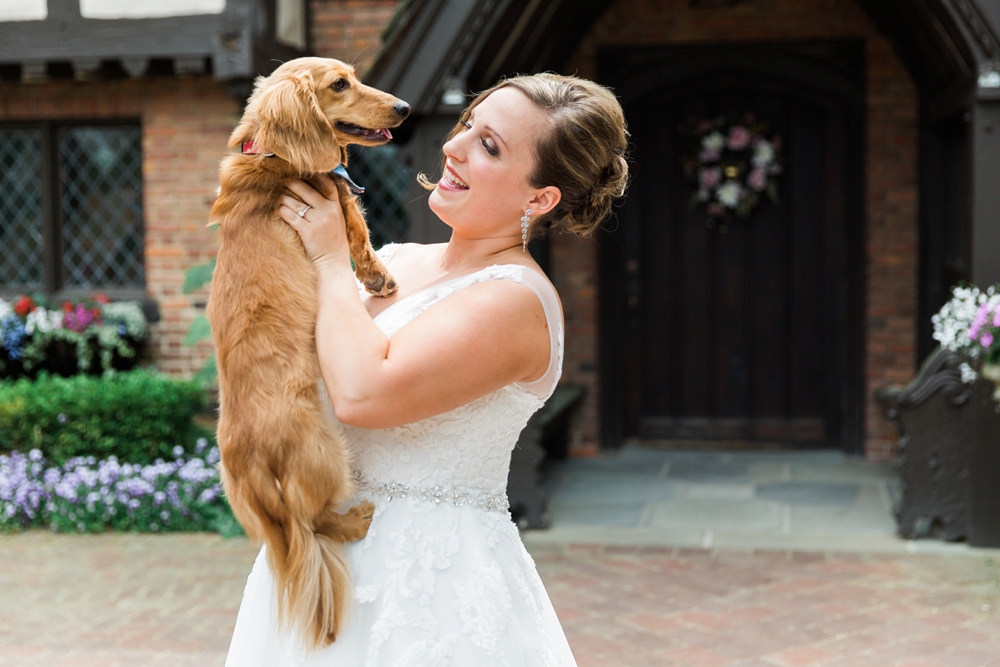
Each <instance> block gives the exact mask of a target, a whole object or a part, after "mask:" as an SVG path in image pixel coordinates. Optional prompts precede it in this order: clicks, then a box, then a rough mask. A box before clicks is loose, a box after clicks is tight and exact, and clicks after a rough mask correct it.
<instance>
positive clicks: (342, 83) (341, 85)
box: [330, 79, 349, 93]
mask: <svg viewBox="0 0 1000 667" xmlns="http://www.w3.org/2000/svg"><path fill="white" fill-rule="evenodd" d="M348 87H349V86H348V84H347V80H346V79H337V80H336V81H334V82H333V83H332V84H331V85H330V88H333V90H334V92H337V93H339V92H340V91H342V90H344V89H345V88H348Z"/></svg>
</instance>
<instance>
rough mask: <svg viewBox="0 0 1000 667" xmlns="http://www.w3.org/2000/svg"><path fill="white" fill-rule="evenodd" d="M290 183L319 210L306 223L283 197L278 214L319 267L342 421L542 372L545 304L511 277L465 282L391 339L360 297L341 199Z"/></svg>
mask: <svg viewBox="0 0 1000 667" xmlns="http://www.w3.org/2000/svg"><path fill="white" fill-rule="evenodd" d="M289 187H290V188H291V189H292V190H293V191H294V192H295V194H296V195H298V196H299V197H300V198H301V199H302V201H305V202H306V203H307V204H310V205H312V206H313V209H315V210H311V211H310V212H309V214H308V216H307V218H306V219H305V220H303V219H301V218H299V217H298V214H297V213H296V212H295V210H294V209H295V208H296V207H298V208H301V206H300V205H298V204H297V202H296V201H295V200H294V199H291V198H288V199H287V201H286V205H285V206H283V207H282V208H281V211H280V214H281V217H282V219H283V220H285V221H286V222H288V223H289V224H290V225H292V226H293V227H294V228H295V230H296V231H297V232H299V235H300V237H301V238H302V241H303V244H304V245H305V247H306V250H307V252H309V254H310V257H312V258H313V261H314V262H315V264H316V267H317V269H318V272H319V312H318V314H317V322H316V346H317V351H318V353H319V364H320V371H321V373H322V375H323V380H324V382H325V384H326V387H327V391H328V392H329V394H330V399H331V401H332V402H333V408H334V411H335V413H336V415H337V418H338V419H340V420H341V421H343V422H344V423H346V424H351V425H354V426H360V427H364V428H387V427H390V426H398V425H400V424H406V423H409V422H413V421H416V420H418V419H423V418H425V417H429V416H431V415H435V414H440V413H442V412H446V411H448V410H451V409H453V408H456V407H458V406H460V405H464V404H466V403H468V402H470V401H473V400H475V399H476V398H479V397H480V396H484V395H486V394H488V393H489V392H491V391H494V390H496V389H499V388H500V387H504V386H506V385H508V384H510V383H511V382H515V381H517V380H533V379H535V378H536V377H538V376H540V375H542V374H543V373H544V371H545V368H546V366H547V365H548V361H549V354H550V352H549V348H550V345H549V335H548V330H547V328H546V323H545V314H544V311H543V310H542V306H541V303H540V302H539V301H538V298H537V297H536V296H535V295H534V293H533V292H532V291H531V290H530V289H529V288H528V287H526V286H523V285H520V284H517V283H513V282H509V281H489V282H488V283H482V284H479V285H473V286H470V287H468V288H466V289H464V290H462V291H461V292H459V293H458V294H455V295H454V296H452V297H450V298H448V299H446V300H444V301H442V302H441V303H439V304H437V305H436V306H435V307H434V311H433V313H434V315H433V317H422V316H418V317H417V318H416V319H414V320H413V321H412V322H410V323H409V324H407V325H406V326H405V327H403V328H402V329H400V330H399V331H398V332H397V333H396V334H395V335H393V337H392V340H391V341H390V340H388V339H387V338H386V336H385V335H384V334H383V333H382V331H381V330H380V329H379V328H378V327H377V326H376V325H375V323H374V322H373V321H372V319H371V317H370V316H369V315H368V312H367V311H366V310H365V307H364V305H363V304H362V302H361V297H360V296H359V294H358V290H357V283H356V282H355V279H354V272H353V271H352V270H351V260H350V253H349V250H348V244H347V238H346V233H345V230H344V222H343V212H342V211H341V210H340V205H339V203H338V202H330V201H327V200H326V199H325V198H323V197H322V195H320V194H319V193H317V192H316V191H315V190H313V189H312V188H311V187H309V186H306V185H305V184H304V183H300V182H294V183H292V184H291V185H290V186H289Z"/></svg>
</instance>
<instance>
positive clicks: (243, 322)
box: [208, 58, 409, 647]
mask: <svg viewBox="0 0 1000 667" xmlns="http://www.w3.org/2000/svg"><path fill="white" fill-rule="evenodd" d="M408 113H409V106H408V105H407V104H406V103H405V102H401V101H400V100H398V99H397V98H395V97H393V96H392V95H388V94H386V93H383V92H381V91H378V90H375V89H373V88H370V87H368V86H364V85H362V84H361V83H360V82H359V81H358V79H357V78H356V77H355V75H354V71H353V69H352V68H351V67H349V66H348V65H345V64H344V63H342V62H340V61H337V60H329V59H326V58H300V59H297V60H293V61H290V62H288V63H286V64H284V65H282V66H281V67H279V68H278V69H277V70H275V72H274V73H273V74H272V75H271V76H269V77H267V78H259V79H258V80H257V83H256V86H255V89H254V92H253V95H251V97H250V99H249V101H248V103H247V107H246V111H245V112H244V114H243V119H242V121H241V122H240V124H239V126H237V128H236V130H235V131H234V132H233V134H232V136H231V137H230V139H229V147H230V149H231V150H240V151H241V152H240V154H233V155H230V156H229V157H228V158H226V159H225V160H224V161H223V163H222V167H221V186H222V187H221V190H220V193H219V197H218V199H217V200H216V202H215V206H213V208H212V214H211V223H212V224H218V225H219V229H220V247H219V255H218V263H217V265H216V268H215V274H214V276H213V278H212V290H211V295H210V297H209V303H208V317H209V320H210V321H211V323H212V338H213V341H214V343H215V351H216V356H217V359H218V365H219V398H220V409H219V430H218V439H219V449H220V451H221V454H222V479H223V484H224V487H225V491H226V495H227V496H228V498H229V503H230V504H231V505H232V508H233V512H234V513H235V514H236V517H237V518H238V519H239V520H240V523H242V524H243V526H244V527H245V528H246V530H247V533H248V534H249V535H250V536H251V537H252V538H254V539H256V540H262V541H263V542H264V543H265V544H266V545H267V556H268V563H269V564H270V567H271V571H272V572H273V574H274V578H275V581H276V583H277V589H278V616H279V619H280V621H281V622H282V623H283V624H284V625H286V626H287V627H290V628H292V629H293V630H294V631H296V633H297V634H298V636H299V637H300V638H301V639H302V640H303V641H304V642H305V643H306V644H307V645H310V646H313V647H319V646H325V645H329V644H330V643H331V642H333V641H334V640H335V638H336V636H337V633H338V631H339V628H340V625H341V623H342V621H343V618H344V614H345V611H346V608H347V607H346V605H347V603H348V601H349V600H350V599H351V597H352V593H351V589H350V578H349V571H348V566H347V562H346V560H345V557H344V553H343V550H342V545H343V543H344V542H348V541H353V540H358V539H360V538H362V537H364V536H365V534H366V533H367V532H368V526H369V524H370V522H371V516H372V511H373V507H372V505H371V504H370V503H362V504H360V505H357V506H356V507H353V508H351V509H350V510H349V511H347V512H346V513H345V514H340V513H338V512H337V511H336V510H335V508H336V507H337V506H338V505H340V504H341V503H343V502H345V501H346V500H348V499H349V498H350V497H351V496H352V495H353V493H354V490H355V487H354V484H353V478H352V474H351V466H350V457H349V453H348V451H347V448H346V446H345V443H344V440H343V437H342V436H341V434H340V430H339V427H338V426H339V425H338V424H337V422H336V419H335V418H334V417H333V410H332V407H331V406H330V404H329V399H328V398H327V397H326V394H325V390H324V389H323V388H322V385H321V382H320V375H319V365H318V361H317V357H316V341H315V327H316V310H317V296H316V294H317V289H316V280H317V276H316V271H315V269H314V267H313V265H312V262H311V261H310V260H309V259H308V258H307V256H306V253H305V249H304V247H303V246H302V243H301V241H300V240H299V237H298V234H296V232H295V231H294V230H293V229H292V228H291V227H289V226H288V225H287V224H285V223H284V222H283V221H282V220H281V219H280V218H279V217H278V214H277V210H278V207H279V205H280V201H281V196H282V194H284V193H286V192H287V190H285V187H284V186H285V183H287V182H288V181H289V180H291V179H295V178H305V179H308V178H309V177H310V176H313V175H315V174H321V173H327V172H330V171H331V170H334V169H335V168H337V167H340V166H343V165H346V163H347V150H346V147H347V145H348V144H361V145H365V146H374V145H378V144H383V143H385V142H387V141H389V139H391V138H392V134H391V133H390V132H389V130H388V128H393V127H396V126H398V125H399V124H400V123H401V122H402V121H403V119H404V118H406V116H407V114H408ZM344 173H345V175H346V172H344ZM325 182H329V181H328V179H317V180H315V181H313V185H314V187H317V189H320V191H321V192H322V193H323V194H324V195H325V196H327V197H328V198H333V196H334V192H333V191H332V190H330V188H329V187H327V188H326V189H327V191H323V183H325ZM334 182H335V183H336V188H337V192H336V194H337V195H338V196H339V198H340V203H341V205H342V206H343V209H344V215H345V218H346V221H347V234H348V239H349V242H350V246H351V256H352V257H353V259H354V262H355V266H356V270H357V271H356V272H357V276H358V278H359V279H360V280H361V282H362V283H364V284H365V286H366V287H367V289H368V291H370V292H372V293H373V294H378V295H380V296H386V295H388V294H391V293H393V292H394V291H395V289H396V285H395V282H393V280H392V277H391V276H390V275H389V273H388V272H387V271H386V268H385V266H384V265H383V264H382V262H381V261H379V259H378V257H376V255H375V253H374V251H373V250H372V247H371V243H370V241H369V238H368V229H367V227H366V226H365V221H364V217H363V215H362V212H361V209H360V208H359V206H358V204H357V201H356V198H355V196H354V194H353V192H352V188H355V187H357V186H354V184H353V183H351V182H350V181H349V179H347V180H345V179H344V178H335V179H334Z"/></svg>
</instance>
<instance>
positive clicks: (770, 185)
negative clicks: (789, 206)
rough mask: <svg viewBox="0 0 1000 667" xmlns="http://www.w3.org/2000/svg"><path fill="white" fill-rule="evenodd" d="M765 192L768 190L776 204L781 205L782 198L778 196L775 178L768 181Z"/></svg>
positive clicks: (769, 195) (770, 197)
mask: <svg viewBox="0 0 1000 667" xmlns="http://www.w3.org/2000/svg"><path fill="white" fill-rule="evenodd" d="M765 192H767V196H768V198H769V199H770V200H771V201H772V202H774V205H775V206H780V205H781V199H780V198H779V197H778V184H777V183H775V182H774V179H773V178H772V179H771V180H770V181H768V183H767V190H765Z"/></svg>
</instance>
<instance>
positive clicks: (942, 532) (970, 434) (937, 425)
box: [876, 349, 1000, 547]
mask: <svg viewBox="0 0 1000 667" xmlns="http://www.w3.org/2000/svg"><path fill="white" fill-rule="evenodd" d="M963 361H964V359H963V358H962V357H960V356H958V355H956V354H953V353H951V352H947V351H944V350H941V349H938V350H937V351H935V352H934V353H933V354H932V355H931V356H930V357H928V359H927V361H926V362H924V365H923V366H922V367H921V368H920V371H919V372H918V373H917V375H916V377H915V378H914V379H913V381H912V382H910V384H908V385H907V386H905V387H889V388H887V389H883V390H881V391H879V392H877V393H876V398H877V399H878V400H879V402H880V403H882V405H884V406H885V407H886V411H887V414H888V416H889V418H890V419H892V420H893V422H895V424H896V426H897V428H898V429H899V433H900V439H899V454H898V461H897V465H898V468H899V472H900V481H901V483H902V492H903V493H902V499H901V501H900V503H899V506H898V507H897V508H896V519H897V522H898V526H899V533H900V535H902V536H903V537H907V538H915V537H938V538H940V539H944V540H962V539H964V540H966V541H967V542H968V543H969V544H970V545H973V546H991V547H996V546H1000V484H998V483H997V481H996V480H997V479H1000V413H998V411H997V405H996V403H995V402H994V401H993V399H992V393H993V384H992V383H991V382H989V381H988V380H984V379H982V378H980V379H978V380H977V381H976V382H975V383H973V384H972V385H966V384H963V383H962V378H961V373H960V372H959V365H960V364H961V363H962V362H963Z"/></svg>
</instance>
